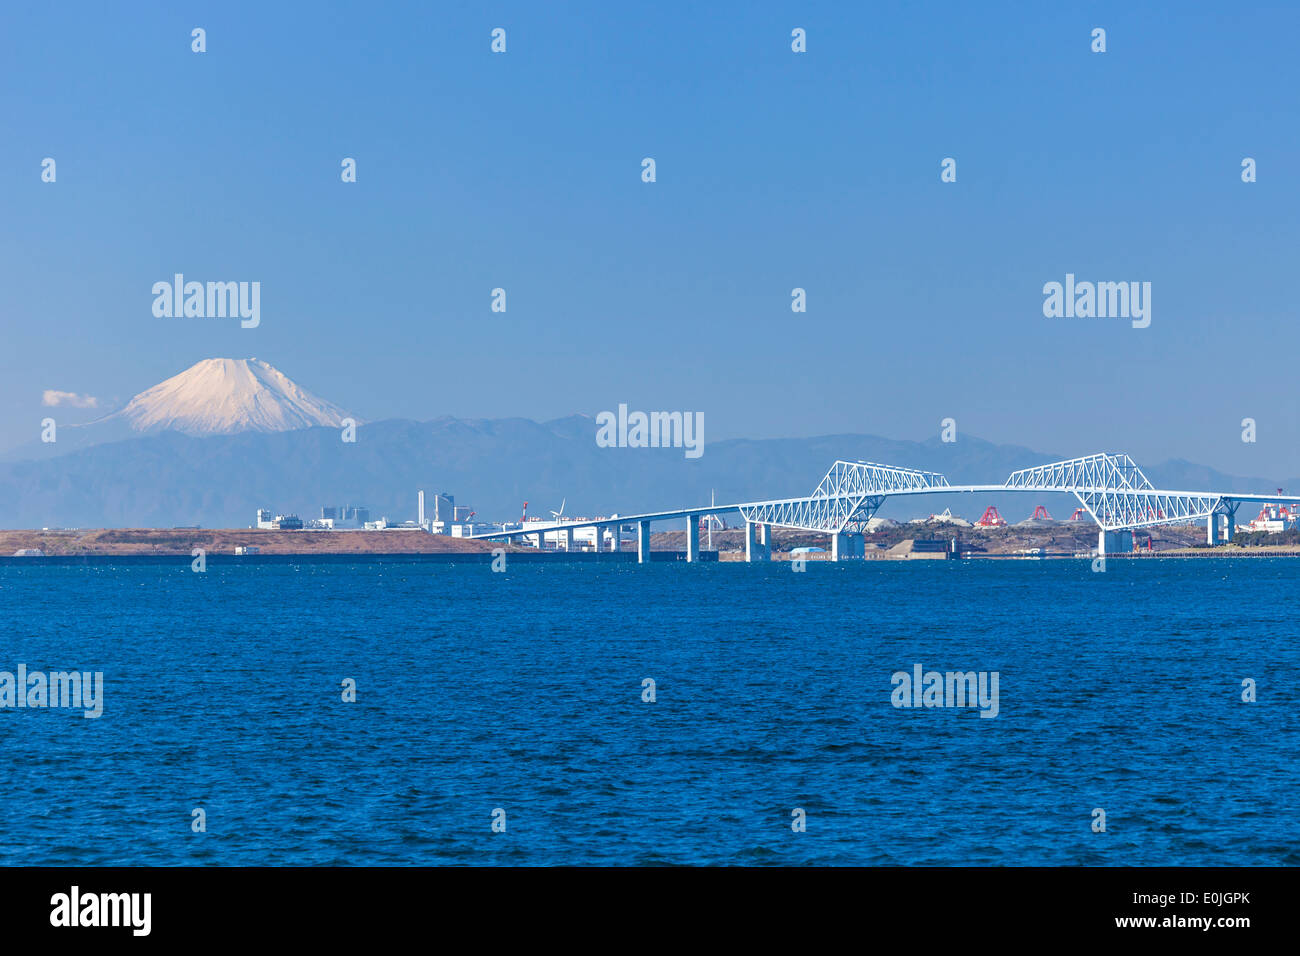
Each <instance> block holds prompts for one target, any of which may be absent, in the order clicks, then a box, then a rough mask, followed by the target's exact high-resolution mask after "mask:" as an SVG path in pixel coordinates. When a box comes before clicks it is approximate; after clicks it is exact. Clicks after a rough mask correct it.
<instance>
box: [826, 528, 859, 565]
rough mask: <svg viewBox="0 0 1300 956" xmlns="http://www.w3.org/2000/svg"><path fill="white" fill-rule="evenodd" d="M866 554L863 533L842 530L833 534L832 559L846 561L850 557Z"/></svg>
mask: <svg viewBox="0 0 1300 956" xmlns="http://www.w3.org/2000/svg"><path fill="white" fill-rule="evenodd" d="M865 556H866V544H865V541H864V540H863V537H862V535H860V534H853V533H852V532H849V531H841V532H839V533H837V534H833V535H831V560H832V561H844V560H846V559H848V558H862V557H865Z"/></svg>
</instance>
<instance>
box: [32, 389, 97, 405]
mask: <svg viewBox="0 0 1300 956" xmlns="http://www.w3.org/2000/svg"><path fill="white" fill-rule="evenodd" d="M41 404H42V405H49V406H51V407H58V406H60V405H66V406H68V407H70V408H98V407H99V399H97V398H96V397H95V396H94V395H78V394H77V393H76V392H60V391H57V390H56V389H52V388H47V389H46V390H45V393H44V394H43V395H42V396H41Z"/></svg>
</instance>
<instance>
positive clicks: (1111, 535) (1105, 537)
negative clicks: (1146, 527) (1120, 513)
mask: <svg viewBox="0 0 1300 956" xmlns="http://www.w3.org/2000/svg"><path fill="white" fill-rule="evenodd" d="M1132 550H1133V532H1132V531H1128V530H1126V529H1123V528H1121V529H1119V530H1118V531H1099V532H1097V553H1098V554H1123V553H1125V552H1126V551H1132Z"/></svg>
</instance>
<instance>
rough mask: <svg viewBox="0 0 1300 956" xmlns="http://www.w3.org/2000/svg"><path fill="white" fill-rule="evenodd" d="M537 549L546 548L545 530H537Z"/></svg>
mask: <svg viewBox="0 0 1300 956" xmlns="http://www.w3.org/2000/svg"><path fill="white" fill-rule="evenodd" d="M537 550H538V551H545V550H546V532H545V531H539V532H537Z"/></svg>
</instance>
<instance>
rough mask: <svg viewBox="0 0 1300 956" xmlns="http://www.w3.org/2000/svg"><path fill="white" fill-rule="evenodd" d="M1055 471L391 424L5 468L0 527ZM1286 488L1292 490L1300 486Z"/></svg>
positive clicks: (225, 439) (1191, 468)
mask: <svg viewBox="0 0 1300 956" xmlns="http://www.w3.org/2000/svg"><path fill="white" fill-rule="evenodd" d="M1080 452H1081V453H1087V452H1085V451H1083V450H1080ZM1059 457H1061V456H1060V455H1056V454H1043V453H1039V452H1035V451H1033V450H1031V449H1027V448H1022V447H1018V446H1006V445H995V444H993V443H991V442H986V441H983V440H981V439H977V438H971V437H963V438H962V439H961V440H960V441H959V442H956V443H951V444H944V443H941V442H939V441H938V440H937V439H933V440H929V441H926V442H909V441H899V440H894V439H887V438H880V437H877V436H872V435H823V436H817V437H813V438H784V439H766V440H751V439H736V440H729V441H719V442H711V443H709V444H707V445H706V446H705V453H704V456H703V457H702V458H699V459H695V460H687V459H686V458H685V457H684V456H683V454H682V450H681V449H671V448H666V449H641V448H600V447H597V445H596V443H595V424H594V420H593V419H591V418H589V417H587V416H582V415H574V416H570V417H568V418H562V419H557V420H555V421H551V422H545V423H539V422H534V421H531V420H529V419H523V418H510V419H476V420H461V419H454V418H439V419H435V420H433V421H428V422H416V421H411V420H404V419H391V420H386V421H380V422H375V423H373V424H369V425H364V426H361V427H359V428H358V429H357V440H356V442H355V443H345V442H343V441H341V439H340V431H339V430H338V429H337V428H323V427H317V428H307V429H298V430H294V431H285V432H253V431H249V432H241V433H236V434H232V435H215V436H210V437H204V438H200V437H194V436H189V435H184V434H181V433H178V432H174V431H167V432H163V433H161V434H158V435H151V436H144V437H138V438H133V439H130V440H127V441H119V442H111V443H106V444H102V445H96V446H94V447H91V448H86V449H83V450H79V451H75V452H72V453H69V454H65V455H62V456H60V457H58V458H54V459H49V460H44V461H21V462H12V463H7V464H0V502H3V504H2V505H0V525H3V526H5V527H11V528H23V527H27V528H30V527H38V528H39V527H169V526H172V525H194V524H199V525H203V526H205V527H245V526H247V525H249V524H251V523H252V522H253V513H254V511H255V510H256V509H257V508H259V507H268V508H272V509H274V510H276V511H280V512H296V513H298V514H300V515H302V516H304V517H313V516H317V515H319V509H320V507H321V506H322V505H333V504H345V503H352V504H360V505H365V506H367V507H369V508H370V509H371V512H372V514H373V515H375V516H376V517H377V516H380V515H387V516H389V517H390V518H393V519H394V520H397V519H405V518H413V517H414V516H415V495H416V491H417V490H419V489H424V491H425V492H426V494H427V495H429V496H431V495H432V494H433V493H434V492H438V491H445V492H450V493H452V494H454V495H455V496H456V501H457V503H458V504H465V505H470V506H472V507H473V508H475V509H476V510H477V511H478V515H479V517H480V518H482V519H490V520H512V519H516V518H518V516H519V513H520V509H521V506H522V503H523V501H524V500H528V501H529V502H530V505H529V510H530V511H531V512H533V513H539V514H540V513H545V511H546V510H547V509H549V508H556V507H558V506H559V502H560V501H561V499H567V500H568V507H567V509H566V511H567V513H569V514H575V515H577V514H586V515H592V514H597V513H599V514H610V513H613V512H615V511H617V512H620V513H623V514H628V513H632V512H635V511H653V510H659V509H671V508H678V507H683V506H688V505H691V506H696V505H702V504H705V503H707V502H708V500H709V493H710V490H711V489H716V493H717V500H718V502H719V503H724V502H735V501H748V500H754V499H759V498H775V497H794V496H800V495H806V494H809V493H810V492H811V491H812V490H813V489H814V488H815V487H816V485H817V482H818V481H819V480H820V478H821V476H822V475H823V474H824V473H825V471H826V469H827V468H828V467H829V466H830V465H831V463H832V462H833V461H834V460H835V459H836V458H846V459H849V460H855V459H864V460H868V461H882V462H885V463H887V464H898V465H903V466H907V467H915V468H926V469H933V470H937V471H941V472H943V473H944V474H945V475H947V476H948V479H949V480H950V481H952V482H954V483H957V482H1000V481H1002V480H1003V479H1004V478H1005V477H1006V475H1007V474H1008V473H1009V472H1011V471H1013V470H1015V469H1017V468H1024V467H1027V466H1029V465H1034V464H1040V463H1043V462H1046V461H1052V460H1054V459H1056V458H1059ZM1146 471H1147V474H1148V476H1149V477H1150V478H1151V480H1152V481H1153V482H1155V483H1156V484H1157V485H1160V486H1167V487H1171V488H1174V489H1186V490H1196V489H1198V488H1214V489H1215V490H1239V491H1246V490H1253V491H1271V490H1272V489H1274V488H1275V487H1277V483H1276V482H1273V481H1267V480H1264V479H1247V478H1235V477H1232V476H1226V475H1220V474H1219V473H1218V472H1215V471H1213V470H1212V469H1206V468H1205V467H1204V466H1199V465H1193V464H1190V463H1187V462H1182V461H1169V462H1164V463H1161V464H1160V465H1157V466H1154V467H1150V468H1147V469H1146ZM1206 476H1208V480H1207V478H1206ZM1290 484H1291V487H1300V479H1296V480H1295V481H1293V482H1291V483H1290ZM1285 485H1286V483H1284V486H1285ZM1041 497H1042V498H1043V500H1044V501H1045V503H1047V504H1048V507H1049V508H1050V509H1051V510H1052V511H1053V514H1055V515H1056V517H1060V518H1064V517H1069V514H1068V511H1069V510H1073V507H1075V505H1076V503H1075V502H1074V500H1073V498H1069V497H1065V496H1041ZM1053 498H1055V499H1056V500H1053ZM1035 503H1037V501H1036V499H1035V498H1034V496H1032V495H1023V494H1021V495H988V496H972V495H934V496H926V497H924V498H914V499H906V500H904V499H895V500H893V501H891V502H887V503H886V506H885V508H884V509H883V510H882V514H884V515H887V516H890V517H899V518H902V517H913V516H917V515H924V514H929V513H931V512H938V511H942V510H943V509H944V508H945V507H951V508H952V509H953V511H954V513H958V514H964V515H966V516H968V517H978V515H979V513H980V512H982V511H983V509H984V507H985V505H987V504H996V505H997V506H998V507H999V509H1001V510H1002V511H1003V513H1004V516H1005V517H1006V518H1007V519H1008V520H1011V521H1017V520H1020V519H1021V518H1024V517H1027V516H1028V514H1029V513H1030V512H1031V511H1032V510H1033V504H1035ZM1022 511H1023V512H1024V513H1023V514H1022V513H1021V512H1022Z"/></svg>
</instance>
